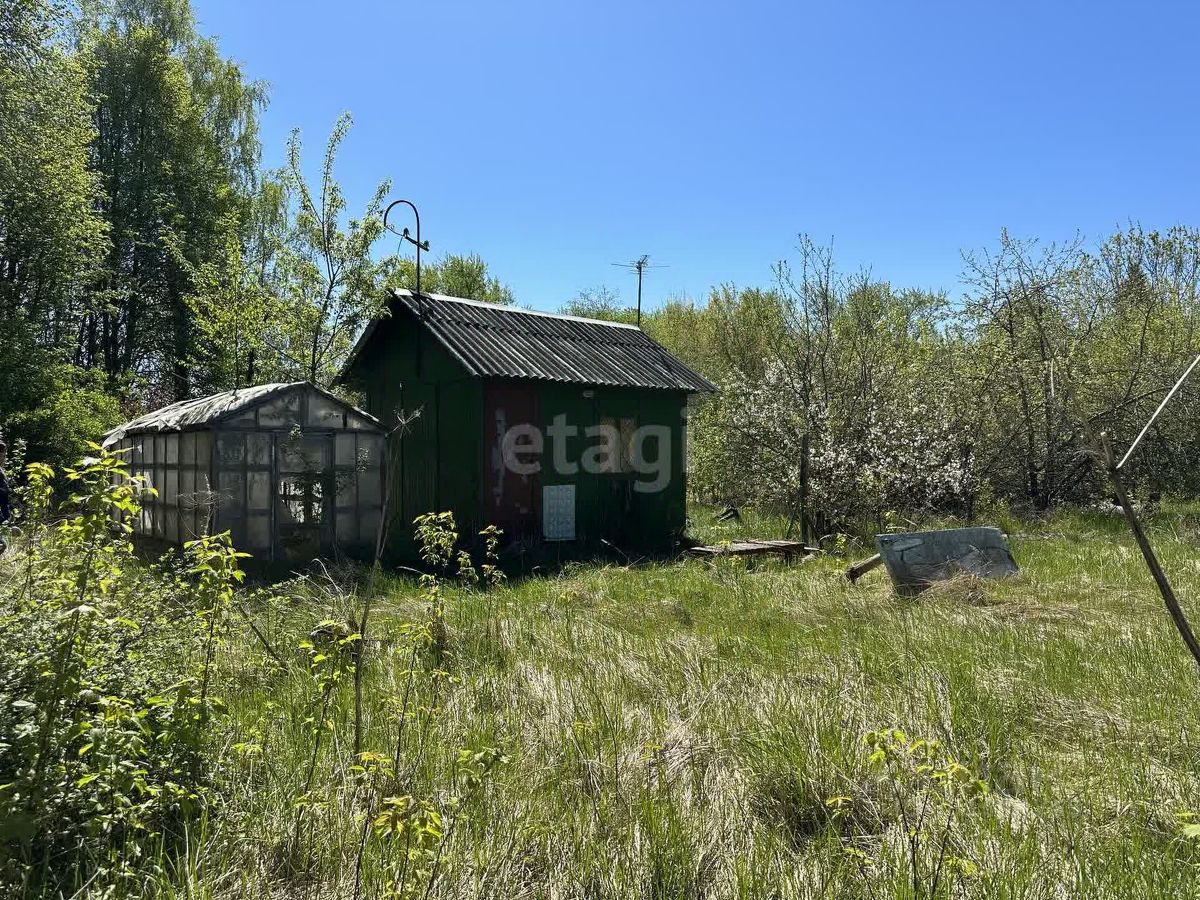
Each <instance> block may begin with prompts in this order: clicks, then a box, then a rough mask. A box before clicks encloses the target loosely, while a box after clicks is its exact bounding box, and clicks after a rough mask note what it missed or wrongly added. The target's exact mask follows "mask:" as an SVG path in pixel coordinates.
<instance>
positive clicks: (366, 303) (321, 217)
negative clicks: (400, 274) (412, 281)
mask: <svg viewBox="0 0 1200 900" xmlns="http://www.w3.org/2000/svg"><path fill="white" fill-rule="evenodd" d="M350 124H351V118H350V115H349V114H343V115H342V116H341V117H340V118H339V119H338V121H337V123H336V125H335V126H334V129H333V132H332V133H331V134H330V136H329V141H328V143H327V144H326V146H325V156H324V158H323V160H322V163H321V173H320V176H319V178H318V180H317V183H316V184H315V185H313V186H310V185H309V183H308V180H307V178H306V177H305V174H304V171H303V168H302V158H301V149H302V145H301V142H300V133H299V131H294V132H292V136H291V139H290V140H289V141H288V164H287V168H286V169H285V170H284V173H283V179H284V183H285V184H286V185H287V188H288V200H289V211H290V218H289V228H288V237H287V241H286V245H285V247H284V252H283V254H282V256H281V258H280V264H279V266H280V268H279V272H280V295H279V300H280V302H281V303H282V304H283V308H282V311H281V312H282V315H281V320H282V321H285V322H287V323H289V327H288V330H287V331H284V332H281V333H280V334H279V336H278V337H279V340H278V341H277V343H276V348H275V349H276V352H277V353H278V355H279V357H280V359H281V360H282V361H283V362H284V363H291V364H299V365H301V366H302V369H301V371H300V372H299V373H298V374H300V375H302V377H305V378H307V379H309V380H310V381H312V382H314V383H316V384H328V383H330V382H331V381H332V380H333V378H334V377H335V376H336V375H337V373H338V371H339V368H340V365H341V362H342V361H343V360H344V359H345V356H346V354H347V352H348V351H349V348H350V344H351V341H352V340H353V339H354V336H355V334H357V333H358V331H359V330H360V329H361V328H362V327H363V326H364V325H365V324H366V323H367V322H368V321H369V320H370V319H371V318H372V317H374V316H376V315H379V314H381V312H382V310H383V284H382V276H383V271H382V267H381V265H380V263H379V262H378V261H376V260H375V259H374V257H373V256H372V255H371V251H372V248H373V247H374V246H375V243H376V241H378V240H379V237H380V235H381V234H382V233H383V201H384V198H385V197H386V196H387V194H388V191H389V190H390V189H391V184H390V182H388V181H384V182H382V183H381V184H380V185H379V186H378V188H376V190H375V193H374V194H373V195H372V196H371V198H370V200H369V201H368V202H367V207H366V210H365V211H364V213H363V215H362V217H361V218H359V219H350V220H349V221H346V222H344V223H343V219H344V216H345V212H346V198H345V195H344V194H343V193H342V189H341V186H340V185H339V184H338V182H337V179H336V177H335V176H334V164H335V162H336V161H337V153H338V148H339V147H340V146H341V144H342V141H343V140H344V139H345V137H346V133H347V131H348V130H349V128H350Z"/></svg>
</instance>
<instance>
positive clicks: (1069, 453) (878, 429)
mask: <svg viewBox="0 0 1200 900" xmlns="http://www.w3.org/2000/svg"><path fill="white" fill-rule="evenodd" d="M963 288H964V291H963V294H962V296H960V297H955V298H952V297H950V296H947V295H946V294H932V293H929V292H926V291H918V290H906V289H900V288H897V287H895V286H893V285H891V284H889V283H887V282H884V281H878V280H874V279H872V278H870V277H869V276H868V275H864V274H845V273H843V272H840V271H839V270H838V269H837V267H836V265H835V262H834V260H833V258H832V255H831V253H830V252H829V251H828V250H827V249H825V248H823V247H821V246H818V245H816V244H814V243H813V242H812V241H810V240H808V239H806V238H802V239H801V241H800V244H799V247H798V249H797V258H796V260H795V262H793V263H784V264H781V265H780V266H779V267H777V270H776V283H775V285H774V286H773V287H772V288H771V289H768V290H760V289H749V290H736V289H734V288H732V287H720V288H717V289H714V290H713V291H712V293H711V294H710V296H709V297H708V299H707V301H706V302H705V303H703V304H699V305H695V304H690V303H685V302H678V303H671V304H668V305H667V306H666V307H664V308H663V309H661V310H658V311H656V312H652V313H650V314H648V315H646V316H644V318H643V325H644V327H645V328H646V329H647V330H648V331H650V332H651V333H652V334H653V335H655V336H656V337H657V338H658V339H659V340H660V341H662V342H663V343H664V344H666V345H667V346H668V347H670V348H671V349H672V350H673V351H674V352H676V353H677V354H679V355H680V356H681V357H682V358H684V359H685V360H687V361H689V362H690V363H691V364H692V365H693V366H695V367H696V368H697V369H699V370H700V371H702V372H704V373H706V374H707V375H709V377H711V378H713V379H714V380H715V381H717V382H718V383H719V384H720V385H721V387H722V392H721V394H720V395H719V396H718V397H717V398H715V399H714V400H713V401H711V402H709V403H706V404H703V405H701V406H700V407H699V408H698V409H697V410H696V414H695V416H694V418H693V422H694V427H693V429H692V447H691V451H692V463H693V469H694V471H693V475H692V487H693V490H694V491H696V492H698V493H699V494H700V495H701V496H703V497H707V498H709V499H713V500H719V501H724V502H730V503H756V504H761V505H765V506H768V507H772V508H774V509H778V510H783V511H786V512H788V513H792V514H798V512H799V504H800V474H801V458H802V441H803V440H804V437H805V436H807V437H808V440H809V444H810V475H811V477H810V483H809V494H810V496H809V500H810V504H809V512H810V515H811V517H812V518H813V520H814V521H813V524H814V525H815V526H816V527H817V528H818V529H829V530H836V529H837V528H840V527H847V526H850V525H853V524H868V525H871V526H876V525H879V524H883V523H884V522H885V521H886V519H887V518H888V517H889V516H894V515H905V514H915V513H920V512H922V511H931V510H932V511H937V512H939V513H952V514H959V515H964V516H973V515H976V514H978V513H979V512H981V511H982V510H983V509H992V508H994V507H995V506H996V505H997V504H1012V505H1014V506H1016V507H1018V508H1023V509H1033V510H1044V509H1047V508H1048V507H1050V506H1052V505H1055V504H1059V503H1064V502H1089V501H1092V500H1094V499H1096V498H1097V497H1099V496H1100V495H1101V494H1102V491H1103V488H1104V484H1103V479H1102V478H1100V477H1098V472H1097V468H1096V466H1095V456H1094V451H1095V449H1096V447H1097V442H1098V435H1099V433H1100V432H1101V431H1103V430H1108V431H1110V432H1112V433H1113V434H1114V436H1115V441H1116V443H1117V444H1118V445H1119V446H1120V445H1123V444H1125V443H1127V442H1129V441H1130V440H1132V439H1133V437H1134V436H1135V435H1136V433H1137V431H1138V430H1139V429H1140V427H1141V425H1142V423H1143V422H1144V421H1145V420H1146V419H1147V418H1148V416H1149V414H1150V413H1151V411H1152V410H1153V409H1154V407H1155V405H1156V404H1157V403H1158V402H1159V400H1160V399H1161V398H1162V396H1163V395H1164V394H1165V393H1166V391H1167V390H1168V389H1169V388H1170V386H1171V385H1172V383H1173V382H1174V381H1175V379H1176V378H1177V377H1178V375H1179V374H1180V372H1181V371H1182V369H1183V368H1184V367H1185V365H1186V364H1187V361H1188V357H1189V356H1190V355H1191V354H1194V353H1195V352H1196V351H1197V349H1200V347H1198V343H1200V342H1198V340H1197V334H1198V332H1197V329H1198V327H1200V231H1197V230H1194V229H1189V228H1183V227H1178V228H1173V229H1171V230H1170V231H1168V232H1165V233H1157V232H1146V231H1144V230H1143V229H1141V228H1139V227H1136V226H1134V227H1131V228H1129V229H1128V230H1126V231H1123V232H1119V233H1117V234H1114V235H1113V236H1111V237H1110V238H1108V239H1107V240H1105V241H1103V242H1102V243H1101V244H1100V245H1099V246H1098V247H1096V248H1088V247H1086V246H1085V245H1084V244H1083V242H1082V241H1081V240H1075V241H1072V242H1069V243H1067V244H1061V245H1042V244H1039V243H1037V242H1035V241H1020V240H1015V239H1013V238H1011V237H1010V236H1009V235H1007V234H1002V235H1001V238H1000V241H999V245H998V247H997V248H995V249H994V250H988V251H984V252H980V253H977V254H965V255H964V274H963ZM571 311H573V312H577V313H582V314H587V315H592V316H601V317H607V318H620V319H624V320H627V321H629V320H632V316H633V311H632V310H628V309H624V308H622V307H620V306H619V304H617V303H616V302H615V299H614V298H613V297H612V295H611V294H608V293H607V292H596V293H591V294H587V295H584V296H582V297H581V298H580V299H579V300H578V301H577V302H576V303H574V304H572V305H571ZM1190 396H1192V395H1189V394H1188V393H1187V392H1185V393H1183V394H1182V395H1180V397H1179V398H1178V399H1177V401H1176V403H1175V405H1174V406H1173V407H1172V409H1171V411H1170V413H1169V415H1167V416H1165V417H1164V418H1163V419H1161V420H1160V421H1158V422H1157V423H1156V424H1155V426H1154V429H1153V431H1152V432H1151V434H1150V435H1149V436H1148V438H1147V441H1146V442H1145V443H1144V444H1143V449H1140V450H1139V454H1138V457H1137V459H1136V460H1134V461H1133V462H1131V463H1130V467H1131V473H1132V475H1133V477H1134V478H1135V480H1136V481H1137V484H1138V487H1139V490H1140V492H1141V493H1142V494H1143V495H1144V496H1146V497H1151V496H1154V495H1157V494H1162V493H1164V492H1171V493H1176V494H1183V495H1189V496H1190V495H1194V494H1195V493H1196V491H1197V490H1200V480H1198V477H1197V465H1196V459H1197V456H1196V454H1197V451H1198V450H1200V446H1198V443H1197V436H1196V433H1195V428H1194V427H1193V425H1192V422H1193V421H1194V416H1195V413H1196V406H1195V401H1194V400H1192V399H1189V397H1190Z"/></svg>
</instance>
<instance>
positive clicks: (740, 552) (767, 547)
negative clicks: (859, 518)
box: [687, 541, 817, 560]
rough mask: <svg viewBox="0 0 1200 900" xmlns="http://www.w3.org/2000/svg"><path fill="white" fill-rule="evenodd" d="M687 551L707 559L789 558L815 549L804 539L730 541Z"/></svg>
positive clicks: (806, 553)
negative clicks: (735, 557) (727, 557)
mask: <svg viewBox="0 0 1200 900" xmlns="http://www.w3.org/2000/svg"><path fill="white" fill-rule="evenodd" d="M687 552H688V555H690V556H699V557H704V558H709V559H711V558H713V557H717V556H782V557H784V558H785V559H789V560H790V559H792V558H793V557H796V556H807V555H808V554H809V553H816V552H817V550H816V548H815V547H809V546H808V545H807V544H805V543H804V541H731V542H730V543H728V544H716V545H715V546H711V547H691V548H689V549H688V551H687Z"/></svg>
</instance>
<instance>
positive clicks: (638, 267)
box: [613, 253, 669, 328]
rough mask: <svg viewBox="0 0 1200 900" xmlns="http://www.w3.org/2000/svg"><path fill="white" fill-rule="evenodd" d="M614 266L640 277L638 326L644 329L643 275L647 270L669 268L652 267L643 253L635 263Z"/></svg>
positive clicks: (664, 267)
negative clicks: (635, 273)
mask: <svg viewBox="0 0 1200 900" xmlns="http://www.w3.org/2000/svg"><path fill="white" fill-rule="evenodd" d="M613 265H614V266H620V267H621V268H622V269H629V270H630V271H633V272H637V277H638V295H637V324H638V328H641V327H642V273H643V272H645V271H646V270H647V269H666V268H669V266H652V265H650V257H649V256H647V255H646V254H645V253H643V254H642V255H641V256H639V257H638V258H637V259H635V260H634V261H633V262H627V263H613Z"/></svg>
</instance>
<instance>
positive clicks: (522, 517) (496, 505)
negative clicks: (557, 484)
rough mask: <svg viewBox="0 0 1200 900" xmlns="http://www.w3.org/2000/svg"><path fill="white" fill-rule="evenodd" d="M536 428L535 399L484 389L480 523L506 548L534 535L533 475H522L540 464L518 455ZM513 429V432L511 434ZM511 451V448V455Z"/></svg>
mask: <svg viewBox="0 0 1200 900" xmlns="http://www.w3.org/2000/svg"><path fill="white" fill-rule="evenodd" d="M522 426H524V427H522ZM536 427H537V397H536V396H535V395H534V393H533V391H532V390H531V389H529V388H526V387H521V386H517V385H491V386H489V387H488V388H486V390H485V392H484V400H483V446H484V458H483V467H484V477H483V486H484V490H483V520H484V522H485V523H486V524H488V525H496V526H498V527H500V528H503V529H504V539H505V541H506V542H507V541H509V540H514V539H520V538H528V537H533V536H536V535H537V534H538V527H537V516H538V513H537V508H538V504H537V500H538V496H537V484H538V481H537V474H536V473H534V472H530V471H528V469H530V468H532V463H534V462H540V460H539V458H538V457H537V456H536V455H535V454H533V453H531V452H529V451H528V449H525V450H521V449H520V448H523V447H524V448H528V447H529V445H530V437H529V436H530V435H531V434H532V431H533V429H534V428H536ZM514 428H515V429H519V430H518V431H516V432H514V431H513V429H514ZM506 437H507V440H508V446H507V450H508V452H507V454H506ZM514 448H517V452H516V453H514V452H513V450H514ZM514 463H515V465H514Z"/></svg>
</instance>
